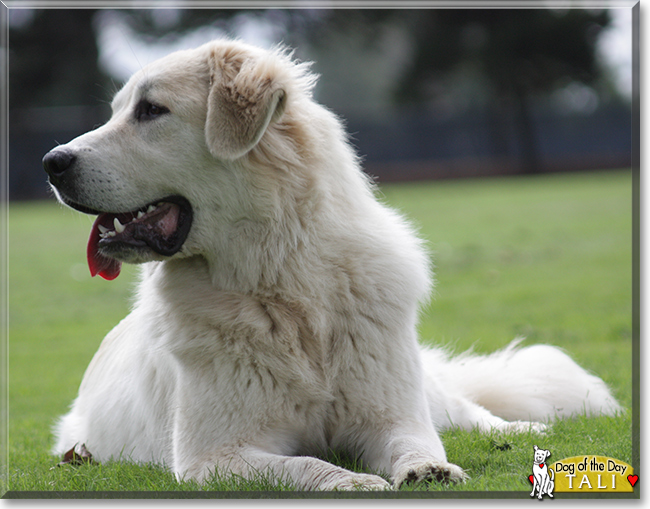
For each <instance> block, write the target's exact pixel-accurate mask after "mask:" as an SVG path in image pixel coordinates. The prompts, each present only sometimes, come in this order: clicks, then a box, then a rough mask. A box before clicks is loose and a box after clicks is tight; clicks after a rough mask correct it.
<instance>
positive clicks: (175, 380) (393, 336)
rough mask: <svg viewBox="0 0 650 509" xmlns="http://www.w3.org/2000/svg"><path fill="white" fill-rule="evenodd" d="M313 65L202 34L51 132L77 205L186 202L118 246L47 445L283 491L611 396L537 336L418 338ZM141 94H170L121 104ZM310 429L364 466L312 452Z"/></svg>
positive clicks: (406, 255)
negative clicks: (83, 365)
mask: <svg viewBox="0 0 650 509" xmlns="http://www.w3.org/2000/svg"><path fill="white" fill-rule="evenodd" d="M314 80H315V79H314V77H313V76H312V75H310V74H309V72H308V68H307V66H306V65H305V64H296V63H295V62H293V61H292V60H291V58H290V56H289V55H288V54H287V53H286V52H285V51H282V50H277V51H271V52H266V51H262V50H259V49H257V48H253V47H250V46H247V45H244V44H241V43H239V42H230V41H215V42H212V43H209V44H206V45H204V46H201V47H199V48H197V49H195V50H191V51H183V52H178V53H174V54H172V55H169V56H167V57H165V58H163V59H161V60H159V61H157V62H155V63H153V64H151V65H149V66H147V67H145V68H144V69H143V70H141V71H140V72H138V73H137V74H135V75H134V76H133V77H132V78H131V79H130V80H129V82H128V83H127V84H126V85H125V86H124V88H123V89H122V90H121V91H120V92H119V93H118V94H117V96H116V97H115V99H114V101H113V116H112V118H111V120H110V121H109V122H108V123H107V124H105V125H104V126H102V127H100V128H99V129H97V130H95V131H92V132H89V133H87V134H84V135H83V136H80V137H79V138H76V139H75V140H73V141H71V142H70V143H68V144H67V145H63V146H61V147H57V149H55V150H61V149H65V150H68V151H71V152H73V153H74V154H76V156H77V161H76V163H75V167H74V171H75V172H76V181H75V184H74V193H75V198H76V200H77V201H78V202H81V203H83V204H85V205H86V206H88V207H92V208H95V209H99V210H106V211H113V212H118V211H128V210H133V209H137V208H139V207H141V206H142V205H143V204H145V203H148V202H151V201H154V200H156V199H159V198H160V197H163V196H167V195H169V194H172V193H173V194H180V195H182V196H184V197H185V198H187V199H188V200H189V201H190V203H191V204H192V206H193V209H194V222H193V226H192V229H191V231H190V234H189V236H188V238H187V241H186V242H185V244H184V246H183V248H182V250H181V251H180V252H179V253H177V254H176V255H174V256H172V257H171V258H168V259H164V258H162V257H161V256H157V255H154V254H153V253H152V254H151V256H142V255H140V256H139V257H138V258H137V259H126V260H125V261H131V262H148V263H146V264H145V265H143V270H142V281H141V283H140V286H139V289H138V296H137V301H136V303H135V305H134V307H133V310H132V312H131V313H130V314H129V315H128V316H127V317H126V318H125V319H124V320H123V321H122V322H121V323H120V324H118V325H117V327H115V329H114V330H113V331H111V332H110V333H109V334H108V336H107V337H106V338H105V340H104V342H103V343H102V345H101V347H100V349H99V351H98V352H97V354H96V355H95V357H94V358H93V360H92V362H91V364H90V366H89V367H88V370H87V371H86V374H85V376H84V379H83V381H82V384H81V387H80V390H79V395H78V397H77V399H76V400H75V401H74V404H73V406H72V409H71V411H70V412H69V413H68V414H67V415H65V416H64V417H63V418H62V419H61V421H60V422H59V424H58V426H57V428H56V437H57V440H56V445H55V447H54V450H55V452H56V453H62V452H64V451H66V450H68V449H69V448H71V447H72V446H74V444H76V443H79V444H81V443H85V444H86V447H87V448H88V450H90V451H91V453H92V454H93V455H94V456H95V457H96V458H97V459H99V460H101V461H105V460H108V459H109V458H114V459H129V460H132V461H141V462H149V461H155V462H163V463H164V464H165V465H167V466H168V467H169V468H171V469H172V470H173V471H174V472H175V473H176V475H177V477H178V478H179V479H181V478H194V479H198V480H199V481H203V480H205V479H206V478H207V477H209V476H210V475H211V473H212V472H214V471H215V470H218V471H219V472H220V473H221V474H225V473H229V472H232V473H235V474H240V475H243V476H252V475H255V474H256V473H258V472H261V473H263V474H265V475H268V476H270V478H272V479H285V480H291V481H292V482H293V483H294V484H295V485H296V486H297V487H298V488H300V489H321V490H330V489H354V488H356V487H361V488H364V489H384V488H388V487H389V486H391V484H389V482H387V481H386V480H385V479H384V478H382V477H380V476H379V475H377V474H380V475H383V476H385V477H386V478H387V479H390V482H391V483H392V485H393V486H396V487H398V486H400V485H401V484H402V483H403V482H417V481H420V480H422V479H429V478H433V479H440V480H452V481H459V480H462V479H463V478H464V477H465V475H464V473H463V471H462V470H461V469H460V468H459V467H457V466H456V465H452V464H450V463H448V462H447V460H446V456H445V451H444V448H443V445H442V443H441V441H440V438H439V436H438V433H437V431H436V429H441V428H445V427H447V426H451V425H459V426H463V427H466V428H470V427H473V426H479V427H480V428H481V429H484V430H489V429H491V428H493V427H496V428H500V429H528V427H529V426H532V427H533V428H534V429H542V428H543V426H542V425H540V424H536V423H528V422H519V420H520V419H521V420H525V421H528V420H534V421H544V420H547V419H548V418H549V417H554V416H556V415H562V416H565V415H571V414H574V413H579V412H582V411H583V410H584V409H586V410H587V411H590V412H593V413H601V412H602V413H613V412H615V411H616V410H617V409H618V404H617V403H616V402H615V401H614V399H613V398H612V397H611V395H610V393H609V391H608V389H607V388H606V387H605V385H604V384H603V382H602V381H601V380H599V379H598V378H596V377H593V376H591V375H588V374H587V373H585V372H584V371H583V370H582V369H581V368H580V367H578V366H577V365H576V364H575V363H573V361H571V360H570V359H569V358H568V357H567V356H566V355H565V354H563V353H562V352H560V351H559V350H558V349H555V348H553V347H550V346H532V347H528V348H522V349H518V348H517V347H516V346H515V345H512V346H511V347H509V348H507V349H506V350H504V351H502V352H499V353H497V354H494V355H491V356H488V357H472V356H465V357H460V358H456V359H453V358H449V357H448V356H447V355H445V354H443V353H442V352H440V351H437V350H428V349H424V350H423V349H421V347H420V346H419V345H418V342H417V338H416V319H417V314H418V308H419V306H420V303H421V302H422V301H423V300H425V299H426V298H427V296H428V294H429V290H430V281H431V277H430V268H429V264H428V256H427V253H426V252H425V251H424V249H423V248H422V244H421V242H420V240H418V238H417V237H416V236H415V235H414V233H413V231H412V229H411V228H410V226H409V225H408V224H407V222H406V221H405V220H404V219H403V218H402V217H400V216H399V215H397V214H396V213H395V212H394V211H393V210H391V209H389V208H387V207H385V206H384V205H382V204H381V203H380V202H379V201H378V200H376V199H375V197H374V194H373V189H372V186H371V185H370V184H369V182H368V179H367V178H366V177H365V176H364V174H363V173H362V171H361V170H360V167H359V164H358V160H357V157H356V155H355V154H354V152H353V150H352V149H351V147H350V145H349V144H348V143H347V139H346V135H345V133H344V131H343V128H342V125H341V122H340V121H339V119H338V118H337V117H336V116H335V115H333V114H332V113H331V112H329V111H328V110H327V109H325V108H323V107H322V106H320V105H318V104H316V103H315V102H314V101H313V100H312V97H311V88H312V86H313V83H314ZM143 84H144V85H143ZM145 85H146V86H145ZM143 97H145V98H147V100H149V101H152V102H155V103H157V104H161V105H164V106H166V107H168V108H169V109H170V113H169V114H167V115H164V116H161V117H160V118H159V119H156V120H152V121H149V122H146V123H145V122H137V121H135V120H134V117H133V110H134V108H135V105H136V104H137V103H138V101H139V100H140V99H142V98H143ZM100 181H101V182H100ZM57 192H58V193H59V194H60V197H61V198H62V199H64V198H65V196H64V195H65V191H63V190H61V189H59V190H58V191H57ZM540 366H541V368H539V367H540ZM497 415H499V416H500V417H497ZM506 420H507V421H514V422H506ZM328 448H333V449H342V450H346V451H348V452H350V453H351V454H353V455H359V456H360V457H361V459H362V460H363V462H364V465H365V466H366V467H367V468H368V470H369V471H371V472H373V473H372V474H358V473H353V472H350V471H347V470H344V469H342V468H340V467H337V466H335V465H332V464H330V463H327V462H325V461H323V460H320V459H316V458H315V457H313V456H314V455H318V454H321V453H323V452H324V451H326V450H327V449H328Z"/></svg>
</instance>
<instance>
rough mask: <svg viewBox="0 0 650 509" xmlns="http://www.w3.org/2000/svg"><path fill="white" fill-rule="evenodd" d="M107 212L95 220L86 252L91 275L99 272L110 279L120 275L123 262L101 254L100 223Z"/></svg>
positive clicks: (93, 275)
mask: <svg viewBox="0 0 650 509" xmlns="http://www.w3.org/2000/svg"><path fill="white" fill-rule="evenodd" d="M105 215H106V214H101V215H100V216H99V217H97V219H96V220H95V223H94V224H93V227H92V230H90V238H89V239H88V248H87V249H86V254H87V256H88V268H90V275H91V276H92V277H95V276H96V275H97V274H99V275H100V276H101V277H103V278H104V279H106V280H108V281H110V280H112V279H115V278H116V277H117V276H119V275H120V269H121V268H122V262H120V261H118V260H115V259H113V258H108V257H106V256H102V255H101V254H99V250H98V249H97V246H98V245H99V240H100V237H99V223H100V222H101V220H102V219H103V218H104V216H105Z"/></svg>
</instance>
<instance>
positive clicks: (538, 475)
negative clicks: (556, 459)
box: [530, 445, 555, 500]
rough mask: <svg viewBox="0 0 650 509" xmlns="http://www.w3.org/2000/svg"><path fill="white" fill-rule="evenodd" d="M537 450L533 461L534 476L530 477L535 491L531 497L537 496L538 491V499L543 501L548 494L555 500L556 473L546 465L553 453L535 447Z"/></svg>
mask: <svg viewBox="0 0 650 509" xmlns="http://www.w3.org/2000/svg"><path fill="white" fill-rule="evenodd" d="M533 449H534V450H535V454H534V459H533V475H531V476H530V482H532V483H533V491H531V493H530V496H531V497H534V496H535V490H537V498H538V499H539V500H542V495H544V494H546V495H548V496H549V497H551V498H553V488H554V487H555V482H554V481H553V480H554V479H555V472H553V469H552V468H549V466H548V465H547V464H546V459H547V458H548V457H549V456H550V455H551V451H547V450H546V449H540V448H539V447H537V446H536V445H535V446H533Z"/></svg>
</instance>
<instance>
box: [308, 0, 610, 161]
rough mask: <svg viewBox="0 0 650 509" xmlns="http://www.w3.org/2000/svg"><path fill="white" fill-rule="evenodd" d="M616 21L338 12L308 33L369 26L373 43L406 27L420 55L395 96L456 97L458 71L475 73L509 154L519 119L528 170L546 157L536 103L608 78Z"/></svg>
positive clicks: (453, 12)
mask: <svg viewBox="0 0 650 509" xmlns="http://www.w3.org/2000/svg"><path fill="white" fill-rule="evenodd" d="M609 21H610V18H609V14H608V12H607V11H593V10H586V9H569V10H546V9H417V10H409V9H399V10H355V11H346V10H332V11H327V15H325V16H321V17H320V18H319V19H318V22H319V25H320V26H319V27H314V29H313V30H311V31H310V32H308V34H309V35H310V40H311V41H313V43H314V44H321V45H327V44H328V38H329V37H332V36H334V35H335V33H336V30H338V31H355V30H356V31H357V32H358V31H359V30H361V33H363V34H366V37H367V38H368V41H369V42H371V41H372V39H373V34H375V33H376V29H377V28H378V27H381V26H382V25H386V24H395V25H398V26H401V27H402V28H403V30H406V31H407V33H408V34H410V37H411V40H412V44H411V47H412V51H413V53H412V56H411V60H410V62H409V63H408V64H407V65H406V66H405V68H404V70H403V72H402V74H401V76H400V77H399V79H398V86H397V87H396V89H395V94H394V98H395V100H396V101H397V102H398V103H401V104H421V103H422V102H423V101H428V100H435V99H436V96H440V95H445V94H447V95H453V93H454V91H453V90H449V89H450V88H451V87H453V86H454V85H457V83H458V82H457V81H454V80H453V79H450V76H453V75H461V74H462V75H463V76H464V77H465V79H467V77H471V79H473V80H475V81H478V82H479V83H480V88H481V91H482V93H483V94H485V95H486V97H487V102H488V103H489V104H490V106H489V107H488V109H489V110H490V113H491V117H492V122H491V124H492V133H491V134H492V137H493V140H494V141H493V145H494V147H495V152H496V154H495V155H499V153H505V152H506V151H507V146H506V141H505V140H506V139H507V136H506V135H505V132H504V131H505V130H506V128H507V126H508V125H509V122H508V119H509V118H513V119H514V125H515V129H516V131H517V133H518V135H519V150H520V165H521V169H522V170H523V171H524V172H529V173H533V172H537V171H539V170H540V162H539V157H538V153H537V144H536V139H535V130H534V122H533V120H532V116H531V100H532V99H533V98H534V97H535V96H539V95H543V94H548V93H550V92H552V91H554V90H555V89H557V88H560V87H562V86H566V85H567V84H568V83H570V82H572V81H577V82H580V83H583V84H586V85H593V84H594V83H596V82H597V81H598V80H599V79H601V77H602V76H601V74H602V70H601V68H600V67H599V65H598V62H597V57H596V40H597V36H598V34H599V32H600V30H601V29H602V28H604V27H605V26H606V25H607V24H608V23H609ZM325 26H327V27H328V29H329V30H330V31H329V32H326V31H325V30H324V27H325ZM332 27H334V28H335V31H334V32H332V31H331V29H332ZM360 27H361V28H360ZM328 33H329V35H328ZM450 84H451V85H450ZM478 88H479V87H476V89H478Z"/></svg>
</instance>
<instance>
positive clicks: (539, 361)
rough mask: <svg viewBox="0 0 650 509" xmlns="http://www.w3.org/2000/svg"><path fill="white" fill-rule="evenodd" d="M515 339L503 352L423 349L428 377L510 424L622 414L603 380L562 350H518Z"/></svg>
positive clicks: (535, 348)
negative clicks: (452, 354) (453, 352)
mask: <svg viewBox="0 0 650 509" xmlns="http://www.w3.org/2000/svg"><path fill="white" fill-rule="evenodd" d="M521 341H522V339H516V340H514V341H513V342H512V343H510V345H508V346H507V347H506V348H504V349H503V350H500V351H498V352H495V353H493V354H490V355H485V356H479V355H474V354H471V353H465V354H463V355H460V356H458V357H449V356H447V355H445V354H442V353H441V352H440V351H437V350H425V351H424V352H423V362H424V370H425V373H426V374H427V375H428V376H429V378H432V377H434V378H435V379H436V380H437V381H438V382H439V383H440V384H441V385H442V386H444V387H450V388H453V392H454V394H455V396H456V397H460V398H463V399H467V400H469V401H471V402H472V403H475V404H477V405H480V406H481V407H483V408H485V409H487V410H488V411H489V412H490V413H492V414H493V415H496V416H498V417H501V418H502V419H505V420H507V421H517V420H522V421H538V422H543V421H547V420H549V419H552V418H556V417H568V416H571V415H576V414H583V413H586V414H587V415H613V414H615V413H616V412H618V411H620V410H621V407H620V405H619V404H618V402H617V401H616V399H615V398H614V397H613V396H612V394H611V392H610V391H609V388H608V387H607V385H605V382H603V381H602V380H601V379H600V378H598V377H596V376H594V375H591V374H589V373H587V371H585V370H584V369H583V368H581V367H580V366H578V365H577V364H576V363H575V362H574V361H573V360H572V359H571V358H570V357H569V356H568V355H567V354H566V353H564V352H563V351H562V350H561V349H559V348H556V347H553V346H549V345H532V346H527V347H523V348H520V347H519V343H521Z"/></svg>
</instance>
